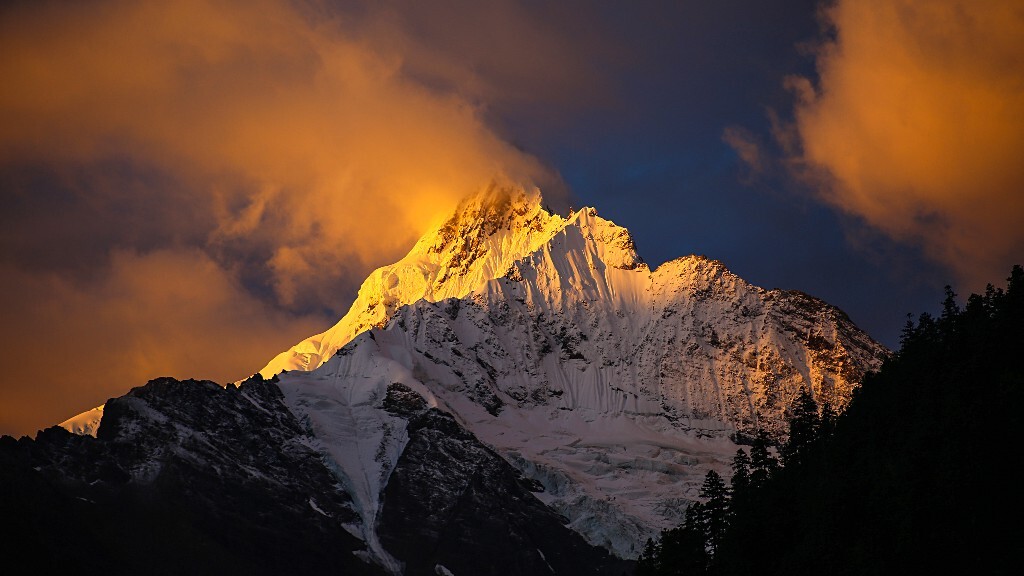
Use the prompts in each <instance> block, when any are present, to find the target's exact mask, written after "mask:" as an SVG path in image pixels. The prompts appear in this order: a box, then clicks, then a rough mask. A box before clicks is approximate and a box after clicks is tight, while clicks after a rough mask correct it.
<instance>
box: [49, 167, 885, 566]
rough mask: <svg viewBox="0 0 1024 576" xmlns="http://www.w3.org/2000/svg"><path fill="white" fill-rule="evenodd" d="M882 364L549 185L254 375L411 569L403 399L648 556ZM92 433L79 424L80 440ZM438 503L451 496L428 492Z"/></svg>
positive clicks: (843, 324) (490, 198) (375, 277)
mask: <svg viewBox="0 0 1024 576" xmlns="http://www.w3.org/2000/svg"><path fill="white" fill-rule="evenodd" d="M886 354H887V351H886V350H885V349H884V348H883V347H882V346H880V345H879V344H878V343H876V342H875V341H873V340H872V339H871V338H870V337H869V336H867V335H866V334H864V333H863V332H862V331H861V330H859V329H858V328H857V327H856V326H855V325H854V324H853V323H852V322H851V321H850V319H849V318H848V317H847V316H846V315H845V314H843V313H842V312H841V311H840V310H838V309H836V308H834V307H832V306H830V305H828V304H826V303H825V302H822V301H821V300H818V299H816V298H813V297H811V296H808V295H806V294H803V293H800V292H794V291H783V290H765V289H762V288H759V287H757V286H754V285H752V284H750V283H748V282H746V281H744V280H743V279H742V278H740V277H738V276H737V275H735V274H733V273H732V272H730V271H729V270H728V269H727V268H726V266H725V265H724V264H723V263H721V262H718V261H716V260H711V259H708V258H706V257H703V256H695V255H692V256H685V257H681V258H677V259H675V260H672V261H670V262H666V263H664V264H662V265H660V266H658V267H657V268H656V269H655V270H651V269H650V268H649V267H648V266H647V264H645V263H644V261H643V260H642V259H641V258H640V256H639V254H638V253H637V250H636V247H635V245H634V242H633V239H632V237H631V235H630V233H629V231H628V230H626V229H625V228H623V227H621V226H618V225H616V224H615V223H614V222H611V221H609V220H606V219H604V218H601V217H600V216H598V214H597V211H596V210H595V209H593V208H583V209H581V210H579V211H575V212H571V213H570V214H569V215H568V216H566V217H563V216H559V215H557V214H552V213H550V212H549V211H547V210H545V209H544V207H543V201H542V198H541V196H540V192H539V191H538V190H536V189H532V190H527V189H523V188H520V187H516V186H508V185H500V184H492V185H491V186H489V187H487V188H485V189H484V190H482V191H481V192H479V193H477V194H475V195H473V196H471V197H469V198H467V199H466V200H464V201H463V202H462V203H461V204H460V205H459V206H458V208H457V209H456V210H455V211H454V212H453V213H452V214H451V215H450V216H449V217H448V218H447V219H445V220H444V221H442V222H439V223H438V224H437V225H436V226H434V227H433V228H431V229H430V230H429V231H428V232H427V233H426V234H424V235H423V236H422V237H421V238H420V240H419V241H418V242H417V243H416V244H415V245H414V246H413V247H412V249H411V250H410V251H409V253H408V254H406V255H405V257H403V258H402V259H401V260H399V261H398V262H396V263H394V264H391V265H388V266H384V267H381V268H378V269H377V270H375V271H374V272H372V273H371V274H370V275H369V277H368V278H367V279H366V280H365V281H364V282H363V284H362V287H361V288H360V290H359V293H358V296H357V298H356V299H355V301H354V302H353V304H352V306H351V308H350V309H349V311H348V313H347V314H346V315H345V316H344V317H343V318H342V319H341V320H340V321H339V322H338V323H337V324H335V325H334V326H333V327H331V328H330V329H328V330H327V331H325V332H323V333H321V334H317V335H315V336H312V337H310V338H307V339H306V340H303V341H302V342H300V343H298V344H297V345H296V346H294V347H292V348H291V349H289V350H287V351H285V352H283V353H282V354H280V355H278V356H277V357H275V358H274V359H273V360H272V361H271V362H270V363H269V364H268V365H267V366H266V367H264V368H263V369H262V370H261V371H260V374H261V375H262V376H263V377H264V378H267V379H270V378H273V377H275V376H277V377H278V378H279V386H280V389H281V392H282V393H283V398H284V402H285V404H286V405H287V406H288V409H289V410H290V411H291V412H292V413H293V414H294V415H295V416H296V417H297V419H298V420H299V422H301V423H302V425H303V426H304V427H305V429H306V430H307V431H308V432H309V433H310V434H311V435H312V436H313V437H314V438H315V446H316V448H317V449H318V450H319V451H320V453H321V454H322V455H323V458H324V459H325V461H326V462H327V463H328V467H329V468H330V469H331V470H333V471H334V473H335V474H336V475H337V477H338V479H339V483H340V485H341V486H343V487H344V489H345V491H346V493H347V494H349V496H350V497H351V499H352V505H353V511H354V513H355V515H356V516H358V519H359V520H358V522H357V524H358V525H352V526H350V529H351V530H352V532H353V534H355V535H357V537H358V538H359V539H360V540H361V541H362V542H363V543H364V544H365V546H366V553H367V554H368V555H369V556H368V557H370V558H372V559H373V560H374V561H375V562H376V563H377V564H378V565H380V566H383V567H385V568H386V569H388V570H389V571H392V572H399V571H401V569H402V568H401V566H402V563H403V562H407V561H409V558H411V556H405V557H403V556H402V554H403V552H402V550H401V545H400V544H399V548H395V546H396V544H395V541H393V540H389V538H393V536H387V535H382V533H381V532H380V531H379V527H380V526H381V519H382V518H388V517H391V518H394V516H393V514H394V512H389V508H388V507H389V503H388V500H387V496H386V495H387V494H388V493H389V491H390V490H393V489H394V487H393V480H392V479H393V478H394V477H395V476H396V475H397V477H399V478H405V479H407V480H408V479H409V478H410V476H409V475H408V474H407V472H410V471H411V470H414V469H421V468H422V466H421V465H420V464H415V465H412V464H409V463H408V460H409V459H410V458H414V459H415V458H418V457H419V456H415V455H411V453H410V451H409V450H410V448H409V447H410V445H411V443H413V442H414V438H415V437H416V433H415V432H416V431H415V430H414V428H415V426H414V425H413V424H412V422H413V421H417V419H418V418H419V417H420V415H422V413H421V412H416V413H415V414H412V413H411V412H409V411H408V410H405V409H399V410H398V411H397V412H396V410H395V405H396V403H398V404H407V405H410V406H416V407H419V408H417V409H416V410H428V409H429V410H435V411H437V412H439V413H442V414H447V415H450V422H449V421H448V420H444V419H442V420H437V421H436V422H435V424H437V425H438V426H439V427H440V428H439V429H438V430H442V429H447V427H450V426H454V427H456V428H458V429H460V430H463V432H458V434H469V435H470V436H472V437H473V438H474V440H473V442H477V439H478V440H479V442H480V443H482V445H485V446H487V447H488V448H487V449H489V450H493V451H494V452H496V453H497V454H498V455H500V457H501V458H500V459H503V460H504V461H505V462H507V463H508V464H510V465H511V466H512V467H513V468H514V470H516V474H519V475H520V476H521V477H522V478H521V479H522V481H523V482H526V483H527V485H529V486H530V487H531V488H530V489H531V490H533V491H534V492H535V494H536V498H537V499H539V500H540V501H541V502H543V504H544V505H546V506H547V507H548V508H550V509H551V510H553V511H554V512H555V513H557V514H559V515H562V516H563V517H564V518H565V519H566V520H567V521H568V526H569V527H570V528H571V529H572V530H574V531H575V532H576V533H578V534H580V535H582V536H583V538H585V539H586V541H587V542H588V543H589V544H591V545H594V546H599V547H602V548H604V549H607V550H608V551H610V552H612V553H613V554H615V555H616V556H618V557H620V558H634V557H635V556H636V555H637V554H638V553H639V550H640V547H641V546H642V545H643V543H644V542H645V541H646V539H647V538H648V537H650V536H652V535H655V534H656V533H657V532H658V531H659V530H661V529H664V528H668V527H672V526H674V525H676V524H678V523H679V522H680V521H681V520H682V517H683V513H684V511H685V509H686V507H687V505H688V504H689V502H692V501H693V499H695V498H696V496H697V492H698V490H699V486H700V483H701V481H702V479H703V476H704V474H705V473H706V472H707V471H708V470H709V469H714V470H717V471H718V472H719V473H721V474H722V475H724V476H727V475H728V470H729V461H730V459H731V457H732V455H733V454H735V452H736V449H737V444H736V441H737V440H739V439H741V438H742V437H743V436H745V435H748V434H752V433H755V432H758V431H766V432H768V433H769V434H771V435H774V436H775V437H777V438H778V437H781V436H782V435H784V434H785V431H786V429H785V418H786V414H787V411H788V410H789V407H790V404H791V402H792V401H793V399H794V398H795V397H796V396H797V395H798V393H799V391H800V389H801V388H807V389H809V390H810V391H812V393H813V394H814V395H815V396H816V397H817V398H818V399H819V400H827V401H828V402H829V403H830V404H831V405H832V406H834V407H837V408H840V409H841V408H843V407H844V406H845V405H846V403H847V402H848V401H849V398H850V395H851V394H852V391H853V390H854V388H856V387H857V386H858V385H859V383H860V381H861V379H862V377H863V375H864V374H865V373H866V372H868V371H871V370H873V369H876V368H877V367H878V366H879V365H880V364H881V362H882V360H883V358H884V357H885V355H886ZM396 398H398V400H396ZM413 412H415V411H413ZM96 414H99V413H98V412H95V413H93V415H94V416H95V415H96ZM410 414H412V415H411V416H410ZM417 414H419V415H417ZM83 418H85V419H88V418H86V415H83V417H82V418H78V419H73V420H72V421H69V423H74V425H75V426H76V427H77V428H78V429H80V430H82V431H86V432H88V430H87V429H86V427H85V426H83V424H82V420H83ZM445 418H447V416H446V417H445ZM432 421H433V420H432ZM435 432H436V431H435ZM437 433H440V432H437ZM453 433H454V432H453ZM431 434H434V432H431ZM456 444H458V443H456ZM474 446H476V444H474ZM475 450H477V448H472V449H471V451H475ZM474 453H475V452H474ZM474 458H475V457H474V456H472V455H470V454H468V453H467V454H463V455H462V456H460V458H459V461H460V462H463V465H465V466H469V467H472V466H473V464H471V463H472V462H473V461H474ZM403 462H406V464H403ZM495 465H496V466H497V464H495ZM498 467H499V468H500V466H498ZM495 469H497V468H495ZM464 472H466V473H471V472H472V470H469V469H467V470H464ZM412 476H418V475H417V474H412ZM416 482H420V480H416ZM431 490H435V491H443V490H446V488H445V487H444V486H434V487H422V488H420V487H417V488H415V490H414V491H422V492H423V497H424V498H431V497H432V496H430V494H431V492H430V491H431ZM414 504H415V503H414ZM420 504H423V503H420ZM420 504H416V505H417V506H418V505H420ZM390 506H394V504H393V503H392V504H390ZM392 510H393V508H392ZM424 513H425V514H427V515H428V516H431V515H432V514H433V512H430V511H429V510H428V511H426V512H424Z"/></svg>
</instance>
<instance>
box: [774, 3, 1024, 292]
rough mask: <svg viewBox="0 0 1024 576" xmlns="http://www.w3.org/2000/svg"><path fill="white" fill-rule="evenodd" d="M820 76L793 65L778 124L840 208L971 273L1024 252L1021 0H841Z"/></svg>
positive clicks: (971, 276)
mask: <svg viewBox="0 0 1024 576" xmlns="http://www.w3.org/2000/svg"><path fill="white" fill-rule="evenodd" d="M823 14H824V19H825V22H826V24H827V26H828V27H829V29H830V33H831V35H832V36H831V40H829V41H827V42H825V43H824V44H822V45H821V46H820V47H819V48H818V49H817V52H816V59H817V68H818V73H819V80H818V82H817V83H816V84H815V83H812V82H811V81H809V80H807V79H804V78H790V79H788V82H789V83H790V86H791V87H792V88H793V90H794V91H795V93H796V94H797V97H798V102H797V105H796V110H795V112H796V114H795V124H794V125H793V126H791V127H790V128H791V130H790V131H789V132H787V133H784V134H782V135H781V138H780V141H781V142H782V143H783V145H784V146H785V145H787V144H788V145H789V146H790V149H789V151H790V153H791V154H792V156H791V160H792V161H793V162H794V165H795V166H796V167H797V169H798V171H799V173H800V174H801V175H802V176H803V177H804V178H806V179H807V180H808V181H809V182H811V183H812V185H814V186H815V187H817V188H818V189H820V190H821V191H822V197H823V198H824V199H825V200H826V201H827V202H828V203H830V204H832V205H834V206H836V207H837V208H839V209H840V210H842V211H844V212H846V213H848V214H851V215H853V216H855V217H857V218H860V219H862V220H863V221H864V222H866V223H867V224H869V225H870V226H872V227H874V228H876V229H878V230H880V231H882V232H884V233H885V234H887V235H889V236H891V237H893V238H895V239H897V240H900V241H907V242H914V243H919V244H920V245H921V246H922V247H923V249H924V252H925V254H927V255H928V256H929V257H931V258H933V259H935V260H936V261H939V262H942V263H944V264H946V265H947V266H948V267H949V269H950V270H951V271H952V272H953V273H954V274H955V275H956V276H957V278H958V280H959V281H960V282H961V283H962V284H963V286H962V289H964V288H966V289H971V290H978V289H980V288H983V287H984V284H985V282H993V283H997V282H999V279H1001V278H1002V277H1003V276H1004V275H1005V274H1006V271H1007V270H1008V269H1009V266H1010V265H1011V264H1012V263H1014V262H1020V261H1021V260H1022V259H1024V225H1022V220H1024V162H1021V159H1020V157H1021V150H1024V42H1021V38H1024V6H1022V5H1021V4H1020V2H1017V1H1015V0H983V1H967V0H927V1H915V0H856V1H853V0H839V1H838V2H836V3H835V4H833V5H831V6H829V7H827V8H826V9H825V10H824V12H823Z"/></svg>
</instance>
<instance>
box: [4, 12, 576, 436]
mask: <svg viewBox="0 0 1024 576" xmlns="http://www.w3.org/2000/svg"><path fill="white" fill-rule="evenodd" d="M452 10H455V9H454V8H452ZM353 18H354V17H350V16H348V15H347V14H345V13H339V12H338V11H337V10H335V8H334V7H333V6H332V5H331V4H329V3H323V4H320V3H317V2H291V1H288V0H245V1H242V0H181V1H175V2H162V1H145V2H138V1H133V0H97V1H90V2H22V3H12V4H8V5H5V6H3V7H2V8H0V82H2V84H3V89H2V90H0V188H2V191H3V195H4V198H3V200H4V204H5V210H4V211H3V213H0V274H2V275H3V277H4V279H5V282H4V283H3V286H2V287H0V295H2V296H3V298H2V302H0V307H2V313H3V317H4V319H5V324H6V326H5V335H4V336H3V343H2V346H0V349H2V352H0V353H2V355H3V357H2V360H3V363H4V366H5V374H4V376H2V380H0V433H2V432H8V433H9V432H18V433H26V432H30V431H32V430H34V429H35V428H36V427H41V426H45V425H47V424H49V423H54V422H57V421H59V420H62V419H64V418H65V417H67V416H69V415H71V414H73V413H74V412H76V411H78V410H83V409H87V408H89V407H91V406H92V405H95V404H97V403H99V402H102V401H104V400H105V399H106V397H108V396H110V395H113V394H117V393H121V392H123V391H124V390H126V389H127V387H129V386H133V385H138V384H141V383H143V382H144V381H145V380H146V379H148V378H151V377H154V376H158V375H161V374H174V375H179V376H196V377H208V378H214V379H219V380H234V379H238V378H241V377H244V376H246V375H247V374H250V373H252V372H253V371H255V370H256V369H258V368H259V367H260V366H261V365H262V364H264V363H265V362H266V360H267V359H269V358H271V357H272V356H273V355H274V354H276V353H277V352H279V351H280V350H282V349H285V348H287V347H288V346H290V345H291V344H293V343H294V342H295V341H297V340H299V339H301V338H302V337H305V336H308V335H309V334H312V333H315V332H318V331H320V330H322V329H324V328H325V326H326V325H327V324H328V323H329V321H330V320H331V318H330V317H329V316H331V315H333V314H336V313H338V312H343V311H344V309H345V308H346V307H347V305H348V303H349V301H347V300H348V299H349V298H350V297H351V295H352V294H353V289H354V287H355V286H358V282H359V281H360V280H361V279H362V278H363V277H365V275H366V273H367V272H368V271H369V269H372V268H373V267H375V266H378V265H381V264H384V263H387V262H388V261H393V260H395V259H397V258H398V257H399V256H400V255H401V253H402V252H404V251H405V250H407V249H408V248H409V246H411V244H412V241H413V240H414V239H415V238H416V237H417V236H418V234H419V233H420V231H421V230H422V229H424V228H425V227H426V226H428V225H429V224H430V223H431V222H432V221H433V220H435V219H436V218H438V217H440V216H442V215H443V214H445V213H446V212H447V211H448V210H449V209H450V208H451V207H453V206H454V204H455V203H456V202H457V200H458V199H459V198H461V197H462V196H463V195H465V194H467V193H469V192H471V191H473V190H475V189H477V188H478V187H480V186H482V185H485V184H487V183H488V182H489V181H490V180H491V179H492V178H495V177H496V176H502V177H506V178H510V179H513V180H516V181H520V182H529V181H533V182H537V183H543V182H547V181H552V180H555V181H556V180H557V177H556V176H554V175H552V174H550V173H549V172H548V171H547V170H546V169H544V168H543V167H542V166H541V165H540V164H539V163H538V162H537V161H536V159H534V158H533V157H531V156H529V155H528V154H525V153H523V152H521V151H519V150H517V149H516V148H515V147H513V146H511V145H509V144H508V143H506V142H505V141H504V140H503V139H502V138H501V137H499V136H498V135H497V134H495V133H494V132H493V131H492V130H491V129H489V128H488V127H487V125H486V124H485V123H484V121H483V120H482V119H481V116H482V114H483V111H482V109H481V108H480V107H479V106H480V104H479V102H481V98H483V97H486V96H488V95H491V94H494V93H496V92H497V90H496V89H494V88H493V86H495V85H496V84H495V83H494V82H491V81H488V83H487V84H486V85H487V86H491V87H492V88H488V89H487V90H482V89H477V88H474V87H469V88H467V90H466V91H462V90H461V89H458V88H459V86H458V84H459V83H460V82H463V81H468V80H467V78H468V76H467V74H468V72H467V71H468V70H471V69H472V63H471V62H468V61H465V60H464V61H458V59H457V57H458V56H459V51H457V50H454V49H453V50H449V51H446V52H444V53H443V54H431V55H428V56H423V57H420V56H417V55H408V54H406V53H405V52H404V51H407V50H412V49H415V48H417V47H420V46H422V43H421V42H420V41H419V40H417V41H413V40H411V39H412V38H414V36H415V35H413V34H411V33H409V32H407V31H405V30H403V29H402V27H401V22H398V21H394V22H391V23H390V24H388V25H386V26H385V25H383V24H380V25H377V24H373V23H374V22H384V21H385V20H378V19H377V16H374V17H373V18H372V19H371V20H368V21H366V22H365V24H366V26H365V27H361V26H357V25H355V24H354V22H355V21H354V20H353ZM438 22H440V20H438ZM516 22H518V23H519V27H520V28H522V29H527V28H529V25H528V22H524V21H523V20H522V18H519V19H517V20H516ZM371 24H373V25H372V26H371ZM468 24H469V23H465V25H466V26H468ZM494 24H499V23H497V22H495V23H494ZM552 45H553V44H552V42H551V41H548V42H544V43H541V45H540V47H539V48H528V47H524V48H523V50H532V51H533V52H531V53H533V54H534V55H536V54H539V53H540V52H539V51H540V50H542V49H547V48H550V47H551V46H552ZM502 54H504V53H502ZM462 57H463V58H465V56H464V55H463V56H462ZM489 58H490V60H488V61H491V60H494V59H495V58H496V59H497V60H495V61H497V62H499V63H500V62H504V61H505V60H507V59H509V58H512V59H515V58H514V56H513V55H503V56H500V57H499V56H491V57H489ZM445 59H447V60H446V62H447V63H444V62H442V61H443V60H445ZM527 61H530V62H535V63H536V65H537V66H541V65H543V66H544V67H545V69H546V70H548V72H547V75H546V76H543V77H544V78H547V79H557V78H558V77H559V75H558V74H557V72H556V71H554V68H553V66H554V67H555V68H557V67H558V66H563V65H564V66H568V63H571V61H566V62H568V63H566V62H563V63H562V64H558V63H559V62H562V61H561V60H559V59H558V58H547V59H537V58H532V59H527ZM552 62H555V64H552ZM428 67H430V68H431V70H430V71H429V73H428V72H427V71H426V68H428ZM517 71H518V72H517V74H522V75H528V71H523V69H522V68H521V67H520V68H517ZM564 76H565V78H570V79H571V78H573V77H575V75H574V74H573V73H566V74H565V75H564ZM426 77H429V79H431V80H437V79H439V78H445V79H446V80H448V81H447V82H432V83H428V82H426V81H425V80H424V78H426ZM481 78H483V76H481ZM499 80H500V79H499ZM501 81H504V80H500V81H495V82H497V83H499V84H500V82H501ZM548 84H549V85H551V86H552V87H551V88H549V90H554V89H555V88H554V87H553V86H554V85H555V84H557V82H556V81H554V80H552V81H550V82H548ZM325 310H331V311H332V312H331V313H330V314H328V315H324V314H323V312H324V311H325ZM310 311H316V312H318V313H320V317H318V318H317V319H313V318H312V317H310V316H308V315H307V314H308V313H309V312H310Z"/></svg>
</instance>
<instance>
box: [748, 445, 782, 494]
mask: <svg viewBox="0 0 1024 576" xmlns="http://www.w3.org/2000/svg"><path fill="white" fill-rule="evenodd" d="M770 446H771V442H770V440H769V439H768V435H767V434H766V433H765V432H764V431H761V432H758V434H757V436H756V437H755V438H754V443H753V444H752V445H751V446H750V486H751V487H752V488H760V487H761V486H764V485H765V484H766V483H767V482H768V479H769V478H771V477H772V475H774V474H775V471H776V470H778V469H779V461H778V460H777V459H776V458H775V456H773V455H772V453H771V451H770V450H769V448H770Z"/></svg>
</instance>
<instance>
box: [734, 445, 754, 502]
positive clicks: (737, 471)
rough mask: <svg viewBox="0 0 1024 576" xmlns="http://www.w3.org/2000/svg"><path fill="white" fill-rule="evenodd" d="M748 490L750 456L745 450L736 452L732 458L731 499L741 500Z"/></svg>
mask: <svg viewBox="0 0 1024 576" xmlns="http://www.w3.org/2000/svg"><path fill="white" fill-rule="evenodd" d="M749 489H750V456H747V452H746V450H744V449H742V448H740V449H739V450H736V455H735V456H733V458H732V499H733V502H734V503H735V501H736V500H742V499H743V498H745V497H746V495H747V491H748V490H749Z"/></svg>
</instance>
